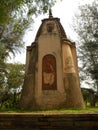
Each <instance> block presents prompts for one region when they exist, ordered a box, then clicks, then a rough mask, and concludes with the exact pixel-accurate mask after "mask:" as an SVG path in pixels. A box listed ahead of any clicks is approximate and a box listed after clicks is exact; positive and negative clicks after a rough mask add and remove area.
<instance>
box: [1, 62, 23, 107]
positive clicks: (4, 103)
mask: <svg viewBox="0 0 98 130" xmlns="http://www.w3.org/2000/svg"><path fill="white" fill-rule="evenodd" d="M24 69H25V66H24V65H23V64H7V67H6V74H5V75H4V80H3V81H4V83H3V84H2V87H1V86H0V105H1V109H5V108H14V107H16V106H17V103H18V101H19V99H20V94H21V89H22V85H23V80H24Z"/></svg>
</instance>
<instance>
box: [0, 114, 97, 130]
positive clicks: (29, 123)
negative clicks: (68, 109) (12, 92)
mask: <svg viewBox="0 0 98 130" xmlns="http://www.w3.org/2000/svg"><path fill="white" fill-rule="evenodd" d="M0 130H98V114H30V113H29V114H28V113H25V114H23V113H20V114H2V113H1V114H0Z"/></svg>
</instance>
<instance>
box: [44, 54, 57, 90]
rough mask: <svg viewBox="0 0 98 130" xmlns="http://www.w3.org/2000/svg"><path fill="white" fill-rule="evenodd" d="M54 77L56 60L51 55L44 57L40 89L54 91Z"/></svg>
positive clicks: (55, 80)
mask: <svg viewBox="0 0 98 130" xmlns="http://www.w3.org/2000/svg"><path fill="white" fill-rule="evenodd" d="M56 77H57V75H56V59H55V57H54V56H53V55H51V54H48V55H45V56H44V57H43V60H42V89H43V90H56V89H57V78H56Z"/></svg>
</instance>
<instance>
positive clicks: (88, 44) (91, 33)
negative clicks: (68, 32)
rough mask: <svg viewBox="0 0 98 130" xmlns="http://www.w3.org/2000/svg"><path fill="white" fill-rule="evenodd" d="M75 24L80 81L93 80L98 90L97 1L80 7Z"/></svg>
mask: <svg viewBox="0 0 98 130" xmlns="http://www.w3.org/2000/svg"><path fill="white" fill-rule="evenodd" d="M75 22H76V24H75V25H74V29H75V31H76V32H77V34H78V36H79V41H78V45H77V46H78V52H79V60H80V62H81V67H80V70H81V75H82V80H88V79H89V80H93V81H94V86H93V87H95V86H97V90H98V1H97V0H94V1H93V2H92V4H86V5H82V6H80V7H79V13H78V14H77V16H76V18H75ZM91 86H92V84H91Z"/></svg>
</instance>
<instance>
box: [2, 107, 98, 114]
mask: <svg viewBox="0 0 98 130" xmlns="http://www.w3.org/2000/svg"><path fill="white" fill-rule="evenodd" d="M0 113H30V114H98V108H85V109H60V110H20V109H6V110H0Z"/></svg>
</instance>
